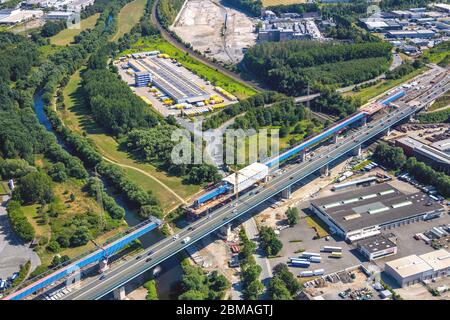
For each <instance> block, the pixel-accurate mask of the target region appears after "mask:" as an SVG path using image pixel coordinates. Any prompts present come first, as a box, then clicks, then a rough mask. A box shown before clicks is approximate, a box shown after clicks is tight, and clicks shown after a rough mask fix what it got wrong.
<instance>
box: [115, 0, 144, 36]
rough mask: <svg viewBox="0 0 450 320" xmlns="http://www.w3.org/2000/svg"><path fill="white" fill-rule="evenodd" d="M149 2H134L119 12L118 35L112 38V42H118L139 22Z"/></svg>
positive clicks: (138, 0)
mask: <svg viewBox="0 0 450 320" xmlns="http://www.w3.org/2000/svg"><path fill="white" fill-rule="evenodd" d="M146 3H147V0H134V1H133V2H130V3H128V4H127V5H126V6H124V7H123V8H122V10H120V12H119V17H118V26H117V32H116V34H115V35H114V36H113V37H112V38H111V41H116V40H118V39H119V38H120V37H122V36H123V35H125V34H126V33H128V32H130V31H131V29H132V28H133V27H134V26H135V25H136V24H137V23H138V22H139V20H140V19H141V17H142V15H143V14H144V9H145V4H146Z"/></svg>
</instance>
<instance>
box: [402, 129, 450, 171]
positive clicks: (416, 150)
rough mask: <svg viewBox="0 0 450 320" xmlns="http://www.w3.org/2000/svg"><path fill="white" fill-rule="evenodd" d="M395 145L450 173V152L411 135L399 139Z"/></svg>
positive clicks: (407, 153)
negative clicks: (410, 136)
mask: <svg viewBox="0 0 450 320" xmlns="http://www.w3.org/2000/svg"><path fill="white" fill-rule="evenodd" d="M395 145H396V146H397V147H400V148H402V149H403V151H404V152H405V154H406V155H407V156H410V157H411V156H414V157H416V159H417V160H419V161H422V162H425V163H426V164H428V165H430V166H431V167H433V168H434V169H436V170H439V171H443V172H445V173H447V174H450V155H449V154H447V153H445V152H443V151H441V150H439V149H437V148H435V147H433V146H429V145H426V144H424V143H422V142H420V141H418V140H416V139H413V138H409V137H403V138H400V139H397V140H396V141H395Z"/></svg>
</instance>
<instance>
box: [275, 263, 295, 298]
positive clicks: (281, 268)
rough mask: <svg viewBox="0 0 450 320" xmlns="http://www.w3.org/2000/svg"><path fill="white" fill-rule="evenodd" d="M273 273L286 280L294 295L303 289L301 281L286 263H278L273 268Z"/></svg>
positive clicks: (287, 286)
mask: <svg viewBox="0 0 450 320" xmlns="http://www.w3.org/2000/svg"><path fill="white" fill-rule="evenodd" d="M273 274H274V276H276V277H278V278H280V279H281V280H282V281H283V282H284V284H285V285H286V288H287V289H288V290H289V292H290V293H291V295H292V296H295V295H296V294H297V292H298V291H299V290H300V289H301V285H300V283H299V282H298V281H297V279H296V278H295V276H294V275H293V274H292V272H290V271H289V268H288V266H287V265H286V264H285V263H279V264H277V265H276V266H275V267H274V269H273Z"/></svg>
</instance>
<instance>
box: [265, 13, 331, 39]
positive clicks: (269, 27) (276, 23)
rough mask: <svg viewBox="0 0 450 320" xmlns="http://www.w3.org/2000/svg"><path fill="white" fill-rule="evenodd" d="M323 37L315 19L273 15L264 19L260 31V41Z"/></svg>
mask: <svg viewBox="0 0 450 320" xmlns="http://www.w3.org/2000/svg"><path fill="white" fill-rule="evenodd" d="M312 39H323V36H322V34H321V33H320V31H319V29H318V28H317V25H316V24H315V22H314V19H309V18H308V19H304V18H292V17H283V18H277V17H272V16H271V18H269V19H266V20H264V22H263V26H262V27H261V29H260V30H259V31H258V41H259V42H266V41H275V42H280V41H288V40H312Z"/></svg>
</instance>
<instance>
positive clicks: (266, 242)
mask: <svg viewBox="0 0 450 320" xmlns="http://www.w3.org/2000/svg"><path fill="white" fill-rule="evenodd" d="M259 237H260V239H261V241H260V242H261V247H262V249H263V250H264V252H265V253H266V255H268V256H273V255H276V254H278V252H280V250H281V249H282V248H283V243H282V242H281V241H280V240H279V239H278V238H277V236H276V234H275V232H274V231H273V229H272V228H269V227H265V226H263V227H261V230H260V231H259Z"/></svg>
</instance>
